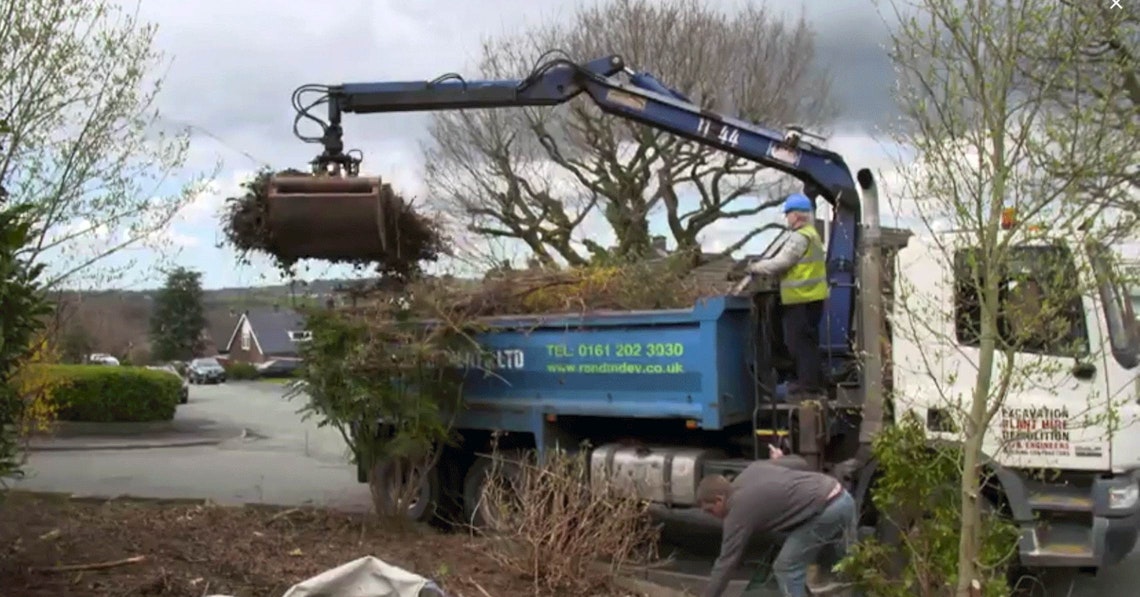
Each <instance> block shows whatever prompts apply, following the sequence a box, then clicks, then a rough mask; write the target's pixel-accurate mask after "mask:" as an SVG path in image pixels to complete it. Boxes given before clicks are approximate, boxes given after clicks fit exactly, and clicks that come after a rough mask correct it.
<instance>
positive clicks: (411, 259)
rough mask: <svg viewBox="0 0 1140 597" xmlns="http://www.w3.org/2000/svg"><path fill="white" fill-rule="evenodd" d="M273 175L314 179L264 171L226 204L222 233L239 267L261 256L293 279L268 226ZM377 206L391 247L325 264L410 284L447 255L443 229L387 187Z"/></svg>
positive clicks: (289, 263) (296, 173)
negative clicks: (427, 266) (426, 266)
mask: <svg viewBox="0 0 1140 597" xmlns="http://www.w3.org/2000/svg"><path fill="white" fill-rule="evenodd" d="M275 175H277V176H312V174H310V173H308V172H302V171H300V170H295V169H286V170H281V171H278V172H273V171H271V170H269V169H263V170H262V171H260V172H258V173H257V174H256V175H255V176H254V177H253V178H252V179H250V180H247V181H245V182H244V183H242V184H241V190H242V193H241V195H239V196H237V197H230V198H227V199H226V203H225V209H224V214H223V217H222V232H223V233H224V235H225V238H226V242H227V243H228V244H229V245H230V246H232V247H233V248H234V249H236V250H237V252H238V259H239V261H240V262H242V263H244V264H249V263H250V255H252V254H262V255H266V256H268V257H270V258H271V259H273V260H274V262H275V263H276V265H277V266H278V267H279V268H280V269H281V270H282V271H284V272H285V273H286V274H289V275H292V274H293V273H294V272H293V267H294V266H295V265H296V259H294V258H288V257H283V256H282V255H281V254H279V252H278V251H277V249H276V247H278V246H280V245H281V244H282V243H287V242H288V239H278V238H275V237H274V232H273V230H271V229H270V226H269V217H268V215H269V209H270V206H269V198H268V194H269V180H270V178H271V177H273V176H275ZM380 200H381V202H382V203H383V205H384V206H385V209H386V214H387V217H386V218H385V219H384V224H385V226H384V227H385V228H386V230H384V231H383V234H384V235H385V236H386V237H387V238H390V239H394V242H395V246H394V247H392V248H391V250H389V251H385V252H383V253H382V254H379V255H374V256H370V257H366V258H364V257H362V258H351V259H331V260H328V261H332V262H334V263H342V264H347V265H352V266H354V267H356V268H358V269H364V268H368V267H372V268H374V269H375V271H376V272H377V273H378V274H380V275H381V276H382V277H385V278H392V279H399V280H405V281H406V280H410V279H411V278H413V277H415V276H417V275H419V274H420V273H422V270H421V264H422V263H424V262H431V261H436V260H437V259H438V258H439V256H440V255H441V254H445V253H446V246H445V240H444V235H443V233H442V231H441V230H442V229H441V227H440V225H439V224H438V223H437V222H436V221H434V220H432V219H431V218H428V217H425V216H423V215H422V214H419V213H417V212H416V210H415V209H414V207H413V206H412V205H411V203H409V202H406V201H404V199H403V198H402V197H400V196H399V195H397V194H396V193H395V192H394V191H393V190H392V187H391V186H390V185H387V184H385V185H383V186H382V189H381V197H380ZM317 228H318V229H319V226H317Z"/></svg>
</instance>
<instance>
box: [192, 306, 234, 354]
mask: <svg viewBox="0 0 1140 597" xmlns="http://www.w3.org/2000/svg"><path fill="white" fill-rule="evenodd" d="M240 317H241V314H240V313H237V312H235V311H231V310H229V309H212V310H208V311H207V312H206V327H205V328H203V330H202V353H201V354H202V356H207V357H213V356H225V354H226V350H227V348H228V347H227V346H226V342H228V341H229V339H230V336H232V335H233V331H234V328H235V327H236V326H237V322H238V319H239V318H240Z"/></svg>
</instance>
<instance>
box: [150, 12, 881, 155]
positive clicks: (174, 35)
mask: <svg viewBox="0 0 1140 597" xmlns="http://www.w3.org/2000/svg"><path fill="white" fill-rule="evenodd" d="M729 1H738V0H729ZM577 4H579V2H577V1H576V0H545V1H544V2H542V3H535V2H532V1H531V0H481V1H479V2H471V1H470V0H412V1H407V0H405V1H404V2H373V1H370V0H339V1H338V2H336V3H326V4H325V5H324V6H322V5H321V4H319V3H318V4H314V3H312V2H307V1H302V0H276V1H274V0H199V1H198V2H195V3H191V4H186V3H177V2H146V3H142V6H143V8H142V11H143V16H144V17H145V18H148V19H151V20H153V21H154V22H157V23H158V24H159V33H158V42H159V45H160V47H161V48H162V49H163V50H164V51H166V52H167V53H168V54H170V55H172V56H173V63H172V65H171V68H170V69H169V72H168V75H167V79H166V87H165V90H164V93H163V95H162V97H161V108H162V112H163V114H165V115H166V116H167V117H168V118H170V120H171V121H172V122H182V123H189V124H192V125H195V126H197V127H201V129H203V130H205V131H208V132H209V133H210V134H212V135H216V136H218V137H220V138H222V139H224V140H225V141H226V144H227V145H228V146H230V147H231V148H232V149H235V150H238V151H244V152H247V153H249V154H251V155H253V156H254V157H255V158H256V159H258V160H263V161H266V162H270V163H272V164H273V165H274V166H286V165H292V166H302V165H303V164H304V163H305V162H306V161H307V160H309V159H310V158H311V157H312V156H314V155H315V154H316V153H317V152H318V150H319V148H318V147H317V146H312V145H306V144H303V143H301V142H299V141H297V140H296V139H295V138H294V137H293V135H292V132H291V126H292V120H293V110H292V108H291V106H290V94H291V93H292V91H293V89H294V88H296V87H297V86H298V85H301V84H304V83H327V84H335V83H341V82H348V81H384V80H407V79H417V80H418V79H428V78H433V77H435V76H437V75H439V74H441V73H443V72H448V71H459V72H464V71H465V70H466V71H467V72H470V67H471V65H472V64H473V62H474V60H475V59H476V57H477V54H478V50H479V42H480V41H481V40H482V39H485V38H487V37H489V36H494V35H497V34H501V33H503V32H505V31H510V30H517V29H518V28H519V27H520V26H523V25H526V24H534V23H537V22H539V21H541V20H545V19H550V18H558V17H559V16H560V15H563V16H565V15H568V14H569V13H570V11H572V10H573V7H574V6H576V5H577ZM536 5H540V7H536ZM726 5H729V2H726ZM774 5H775V6H779V7H780V9H782V10H787V11H789V12H790V13H792V14H794V13H795V12H798V10H799V9H800V8H803V9H804V13H805V16H806V17H807V19H808V20H809V21H810V22H811V23H812V24H813V26H814V27H815V28H816V30H817V32H818V37H817V44H818V59H819V62H820V64H821V65H825V66H827V67H828V68H830V69H831V70H832V72H833V74H834V77H835V88H834V92H835V94H836V96H837V99H838V100H839V102H840V108H841V113H842V117H841V118H842V120H845V121H848V123H851V122H856V123H860V124H864V125H874V124H881V123H883V122H884V121H885V120H886V119H887V118H888V117H889V115H890V114H891V113H892V111H893V110H892V105H891V94H890V86H891V84H892V81H893V74H892V72H891V67H890V63H889V61H888V60H887V57H886V55H885V53H884V52H883V50H882V49H881V48H880V47H879V45H880V44H881V43H883V41H884V39H885V31H884V26H883V23H882V22H881V20H880V17H879V16H878V14H877V13H876V10H875V7H874V4H873V3H872V1H871V0H829V1H828V2H822V1H820V0H815V1H813V2H807V0H802V1H801V2H786V3H785V2H777V3H774ZM325 6H327V8H326V7H325ZM333 7H335V8H333ZM679 51H680V49H679ZM426 121H427V116H426V115H424V114H402V115H383V116H380V115H373V116H352V115H349V116H347V117H346V121H345V125H346V142H347V143H348V145H349V146H350V147H362V148H364V149H365V150H366V151H370V150H371V151H381V152H384V153H387V154H396V153H413V154H414V153H415V144H416V142H417V141H419V140H422V139H423V138H424V135H425V131H424V129H425V127H424V125H425V123H426ZM231 153H233V152H231ZM227 158H229V156H227ZM366 159H367V155H366ZM228 161H229V159H227V166H228V167H236V168H246V167H249V165H248V164H246V163H242V162H244V161H246V160H244V159H241V158H239V159H237V162H238V163H234V164H232V165H230V164H229V163H228Z"/></svg>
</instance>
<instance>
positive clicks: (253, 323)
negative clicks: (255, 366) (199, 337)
mask: <svg viewBox="0 0 1140 597" xmlns="http://www.w3.org/2000/svg"><path fill="white" fill-rule="evenodd" d="M308 339H309V332H308V331H306V330H305V318H304V317H302V316H301V314H300V313H297V312H296V311H293V310H292V309H281V308H277V307H274V308H269V309H258V310H250V311H246V312H245V313H242V315H241V317H239V318H238V321H237V324H236V325H235V326H234V328H233V332H232V333H231V334H230V338H229V342H227V343H226V346H225V348H226V351H225V352H226V355H227V356H228V358H229V359H230V360H231V361H240V362H245V363H264V362H266V361H272V360H274V359H296V358H299V357H300V352H299V350H298V348H299V344H300V343H302V342H305V341H306V340H308Z"/></svg>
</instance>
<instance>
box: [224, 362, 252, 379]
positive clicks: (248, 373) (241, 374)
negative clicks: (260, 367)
mask: <svg viewBox="0 0 1140 597" xmlns="http://www.w3.org/2000/svg"><path fill="white" fill-rule="evenodd" d="M222 366H223V367H225V369H226V379H257V378H258V377H259V375H258V372H257V367H254V366H253V365H250V364H249V363H239V362H236V361H227V362H226V363H225V364H223V365H222Z"/></svg>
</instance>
